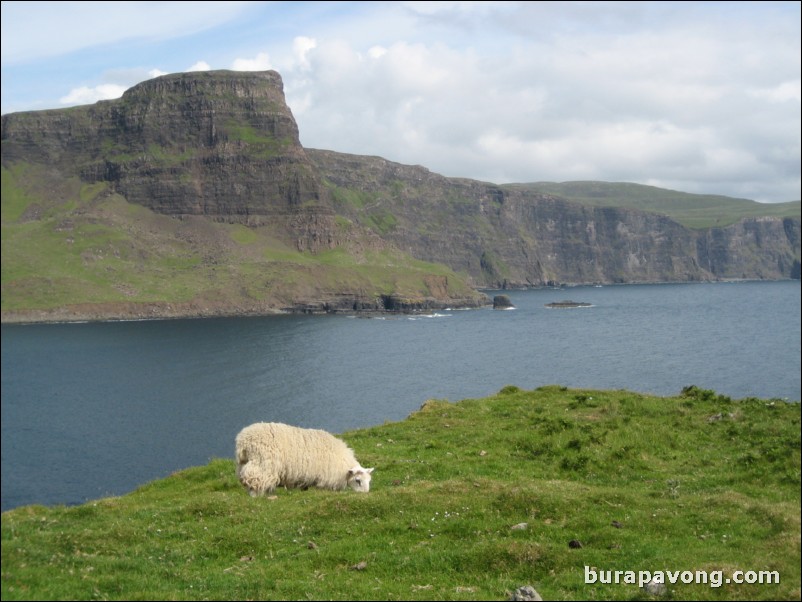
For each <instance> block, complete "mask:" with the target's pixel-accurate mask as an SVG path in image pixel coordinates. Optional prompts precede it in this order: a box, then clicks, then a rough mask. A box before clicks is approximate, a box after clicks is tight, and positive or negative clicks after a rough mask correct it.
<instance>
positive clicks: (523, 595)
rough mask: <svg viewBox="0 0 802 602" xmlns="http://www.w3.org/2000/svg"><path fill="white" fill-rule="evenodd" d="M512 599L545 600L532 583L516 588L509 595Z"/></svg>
mask: <svg viewBox="0 0 802 602" xmlns="http://www.w3.org/2000/svg"><path fill="white" fill-rule="evenodd" d="M509 599H510V600H521V601H523V600H541V601H542V600H543V598H541V597H540V594H539V593H537V590H536V589H535V588H534V587H532V586H531V585H524V586H521V587H519V588H518V589H516V590H515V592H514V593H513V594H512V595H511V596H510V597H509Z"/></svg>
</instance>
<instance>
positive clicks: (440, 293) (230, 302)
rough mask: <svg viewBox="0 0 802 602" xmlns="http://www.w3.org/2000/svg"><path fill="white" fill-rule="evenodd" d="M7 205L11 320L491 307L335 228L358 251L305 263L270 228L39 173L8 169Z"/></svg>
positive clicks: (455, 283) (418, 264)
mask: <svg viewBox="0 0 802 602" xmlns="http://www.w3.org/2000/svg"><path fill="white" fill-rule="evenodd" d="M2 199H3V201H2V310H3V316H4V319H15V317H16V318H17V319H22V320H27V319H38V318H47V317H48V316H50V317H51V318H53V319H94V318H130V317H170V316H183V315H198V316H203V315H236V314H251V313H270V312H274V311H279V310H282V309H285V308H290V309H296V310H298V309H307V310H311V311H315V310H326V309H331V310H347V309H349V308H354V304H355V303H358V304H361V305H360V306H359V307H362V308H364V309H383V307H382V303H383V296H384V297H387V296H392V297H393V298H394V299H395V300H396V303H403V302H408V303H410V304H413V305H414V304H415V303H418V304H425V303H426V302H427V300H429V302H434V300H435V299H436V300H437V301H438V302H441V303H444V304H447V303H449V302H453V303H460V302H471V300H473V301H475V302H477V303H478V302H481V301H482V298H481V296H480V295H478V294H477V293H476V292H475V291H473V290H472V289H471V288H470V287H468V286H467V284H465V281H464V279H463V278H461V277H459V276H458V275H456V274H455V273H454V272H452V271H451V270H449V269H448V268H446V267H444V266H439V265H435V264H428V263H425V262H422V261H417V260H414V259H412V258H411V257H409V256H407V255H405V254H403V253H401V252H399V251H397V250H394V249H393V248H391V247H390V246H388V245H383V244H380V243H377V242H376V241H375V240H373V239H370V238H369V237H366V235H365V233H364V232H362V231H361V230H360V229H359V228H356V227H354V226H353V225H352V224H350V223H349V222H348V221H347V220H338V221H337V225H336V227H337V228H338V230H339V231H340V232H341V234H342V238H343V239H347V240H348V241H349V243H347V244H342V245H338V246H337V247H335V248H331V249H328V248H324V249H320V250H318V251H317V252H314V253H313V252H311V251H308V250H305V251H299V250H297V248H294V247H293V244H292V241H291V240H287V237H286V233H285V232H283V231H281V230H274V229H271V228H270V227H269V225H262V226H260V227H248V226H246V225H244V224H241V223H228V222H226V221H214V220H209V219H207V218H205V217H202V216H183V218H181V219H178V218H174V217H170V216H166V215H162V214H158V213H154V212H153V211H151V210H150V209H147V208H145V207H143V206H141V205H138V204H133V203H129V202H127V201H126V200H125V199H124V198H123V197H121V196H120V195H118V194H115V193H113V192H112V191H111V190H109V187H108V185H107V184H105V183H95V184H87V183H84V182H81V181H80V180H79V179H78V178H67V179H64V178H61V177H59V175H58V174H54V173H52V172H50V171H48V169H47V168H45V167H43V166H36V165H30V164H18V165H16V166H14V168H12V169H7V168H5V167H4V168H3V170H2ZM32 312H33V313H32ZM37 312H38V313H37Z"/></svg>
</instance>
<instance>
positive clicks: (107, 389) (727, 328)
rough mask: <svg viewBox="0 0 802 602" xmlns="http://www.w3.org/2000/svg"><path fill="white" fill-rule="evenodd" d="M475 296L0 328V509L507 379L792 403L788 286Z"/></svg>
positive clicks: (77, 500) (459, 395)
mask: <svg viewBox="0 0 802 602" xmlns="http://www.w3.org/2000/svg"><path fill="white" fill-rule="evenodd" d="M487 294H488V295H489V296H490V297H491V298H492V297H493V296H494V295H496V294H505V295H507V296H508V297H509V298H510V300H511V301H512V303H513V305H514V309H508V310H494V309H492V308H490V307H487V308H481V309H471V310H459V309H453V310H442V311H437V312H434V313H431V314H399V315H372V316H365V317H357V316H346V315H274V316H265V317H247V318H246V317H237V318H204V319H173V320H152V321H116V322H91V323H79V324H76V323H62V324H4V325H2V337H1V338H2V404H1V405H2V487H1V489H0V491H1V493H2V510H3V511H5V510H9V509H11V508H16V507H19V506H23V505H29V504H43V505H48V506H53V505H75V504H81V503H84V502H87V501H90V500H95V499H99V498H104V497H108V496H116V495H122V494H125V493H128V492H130V491H133V490H135V489H136V488H137V487H139V486H141V485H144V484H145V483H148V482H150V481H152V480H155V479H160V478H163V477H166V476H168V475H170V474H171V473H173V472H175V471H178V470H181V469H184V468H187V467H191V466H199V465H203V464H206V463H208V462H209V461H210V460H211V459H214V458H233V456H234V438H235V436H236V434H237V433H238V432H239V430H240V429H242V428H243V427H245V426H247V425H248V424H251V423H253V422H259V421H276V422H285V423H289V424H294V425H297V426H302V427H309V428H321V429H325V430H328V431H330V432H332V433H336V434H343V433H347V431H350V430H353V429H359V428H363V427H369V426H373V425H380V424H383V423H386V422H394V421H400V420H404V419H405V418H406V417H407V416H409V414H411V413H412V412H414V411H416V410H417V409H419V408H420V406H421V405H422V404H423V403H424V402H426V401H427V400H428V399H440V400H448V401H452V402H457V401H459V400H461V399H466V398H476V397H485V396H488V395H492V394H495V393H497V392H498V391H499V390H500V389H502V388H503V387H505V386H507V385H515V386H518V387H520V388H521V389H535V388H537V387H540V386H544V385H553V384H556V385H563V386H566V387H568V388H571V389H575V388H583V389H614V390H618V389H626V390H629V391H633V392H638V393H644V394H653V395H658V396H674V395H678V394H679V393H680V392H681V391H682V389H683V388H684V387H686V386H690V385H696V386H697V387H699V388H702V389H711V390H714V391H715V392H716V393H717V394H721V395H726V396H729V397H731V398H733V399H741V398H744V397H758V398H761V399H766V400H775V402H776V401H777V400H782V401H784V402H789V403H798V402H799V401H800V339H801V337H800V314H801V313H802V311H801V309H802V308H801V307H800V282H799V281H780V282H718V283H693V284H648V285H646V284H645V285H617V286H603V287H602V286H581V287H568V288H542V289H531V290H520V291H516V290H507V291H487ZM561 301H574V302H577V303H582V304H588V305H584V306H581V307H571V308H565V307H548V304H549V303H554V302H561Z"/></svg>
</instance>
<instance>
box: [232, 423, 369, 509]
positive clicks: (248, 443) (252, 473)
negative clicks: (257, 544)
mask: <svg viewBox="0 0 802 602" xmlns="http://www.w3.org/2000/svg"><path fill="white" fill-rule="evenodd" d="M236 448H237V452H236V453H237V477H238V478H239V482H240V483H242V485H243V487H245V489H247V490H248V492H249V493H250V494H251V495H252V496H258V495H264V494H266V493H272V492H273V490H275V488H276V487H278V486H284V487H288V488H291V487H298V488H301V489H306V488H307V487H322V488H323V489H335V490H339V489H345V488H346V487H349V486H350V487H351V489H353V490H354V491H360V492H363V493H367V492H368V491H370V473H372V472H373V469H372V468H362V466H360V465H359V462H357V460H356V458H355V457H354V452H353V450H351V449H350V448H349V447H348V446H347V445H346V444H345V443H344V442H343V441H341V440H340V439H337V438H336V437H334V436H333V435H331V434H329V433H327V432H326V431H321V430H317V429H303V428H298V427H295V426H289V425H287V424H281V423H278V422H257V423H256V424H252V425H250V426H246V427H245V428H244V429H242V430H241V431H240V432H239V434H238V435H237V438H236Z"/></svg>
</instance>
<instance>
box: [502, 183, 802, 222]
mask: <svg viewBox="0 0 802 602" xmlns="http://www.w3.org/2000/svg"><path fill="white" fill-rule="evenodd" d="M506 186H508V187H510V188H522V189H525V190H531V191H536V192H545V193H548V194H553V195H556V196H561V197H563V198H566V199H569V200H572V201H576V202H579V203H582V204H584V205H589V206H594V207H623V208H628V209H639V210H641V211H648V212H651V213H659V214H662V215H667V216H669V217H671V218H672V219H674V220H675V221H677V222H679V223H680V224H683V225H684V226H687V227H689V228H694V229H705V228H721V227H725V226H729V225H731V224H734V223H736V222H738V221H739V220H741V219H743V218H747V217H796V218H799V217H800V214H801V213H800V207H801V206H802V205H800V202H799V201H798V200H796V201H791V202H787V203H758V202H755V201H751V200H748V199H738V198H732V197H727V196H721V195H712V194H691V193H687V192H678V191H676V190H668V189H665V188H656V187H654V186H644V185H641V184H632V183H629V182H595V181H577V182H562V183H556V182H533V183H531V184H508V185H506Z"/></svg>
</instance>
